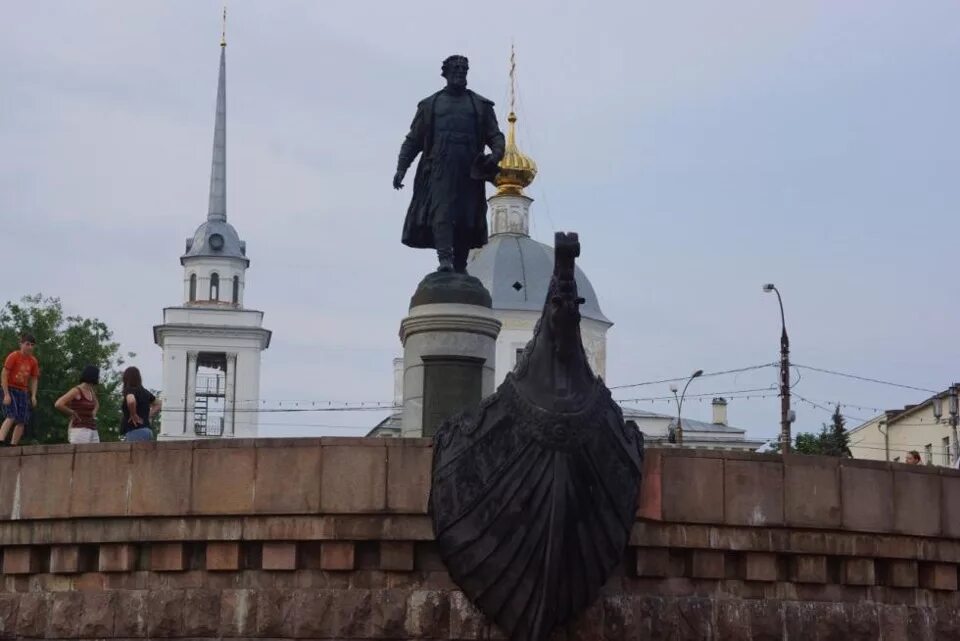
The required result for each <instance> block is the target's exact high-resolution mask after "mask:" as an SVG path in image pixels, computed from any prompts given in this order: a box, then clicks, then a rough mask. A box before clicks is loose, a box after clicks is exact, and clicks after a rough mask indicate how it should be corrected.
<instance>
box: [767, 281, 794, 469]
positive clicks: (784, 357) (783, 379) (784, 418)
mask: <svg viewBox="0 0 960 641" xmlns="http://www.w3.org/2000/svg"><path fill="white" fill-rule="evenodd" d="M763 291H765V292H767V293H769V292H775V293H776V294H777V302H778V303H780V327H781V332H780V451H781V452H782V453H784V454H789V453H790V442H791V438H790V422H791V421H790V419H791V415H790V339H789V338H788V337H787V321H786V318H785V317H784V315H783V299H782V298H781V297H780V290H778V289H777V288H776V287H775V286H774V284H773V283H767V284H766V285H764V286H763Z"/></svg>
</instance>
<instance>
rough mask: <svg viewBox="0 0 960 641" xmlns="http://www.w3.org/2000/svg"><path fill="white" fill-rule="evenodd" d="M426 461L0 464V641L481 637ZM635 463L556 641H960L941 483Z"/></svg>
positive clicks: (918, 477)
mask: <svg viewBox="0 0 960 641" xmlns="http://www.w3.org/2000/svg"><path fill="white" fill-rule="evenodd" d="M431 452H432V450H431V448H430V443H429V441H427V440H422V439H403V440H400V439H398V440H391V439H342V438H331V439H292V440H259V441H230V442H195V443H160V444H147V445H135V446H130V445H113V444H110V445H98V446H89V447H84V446H78V447H73V446H52V447H41V448H25V449H23V450H19V449H8V450H0V508H2V510H3V518H2V519H0V570H2V574H0V638H20V637H34V638H43V637H45V638H64V639H67V638H70V639H93V638H98V639H99V638H181V637H189V638H210V639H213V638H312V639H333V638H337V639H481V638H483V639H497V638H500V635H499V633H498V631H497V630H496V629H495V628H494V627H493V626H491V625H490V624H489V623H487V622H486V621H485V620H484V618H483V617H482V616H480V615H479V614H478V613H477V611H476V610H475V609H474V608H473V607H472V606H470V604H469V603H468V602H467V600H466V599H465V598H464V597H463V595H462V593H460V592H459V590H458V589H457V588H456V586H455V585H454V584H453V583H452V581H451V580H450V577H449V576H448V574H447V572H446V570H445V568H444V565H443V563H442V561H441V560H440V558H439V555H438V553H437V550H436V546H435V544H434V542H433V534H432V527H431V523H430V519H429V516H428V515H427V512H426V508H427V497H428V494H429V480H430V461H431ZM645 466H646V470H645V473H646V476H645V479H644V485H643V488H642V492H641V500H640V505H639V506H638V514H639V515H640V516H638V519H637V521H636V523H635V525H634V527H633V530H632V532H631V536H630V541H629V547H628V549H627V550H626V552H625V556H624V561H623V565H622V567H621V569H620V570H619V571H618V572H617V573H616V574H615V576H614V577H613V578H612V579H611V580H610V581H609V582H608V584H607V585H606V586H605V588H604V590H603V592H602V595H601V598H600V599H599V600H598V602H597V603H596V604H595V605H594V606H593V607H592V608H590V609H589V610H588V611H587V612H586V613H584V615H583V616H581V617H580V618H579V619H578V620H577V621H576V622H573V623H571V624H570V625H569V626H568V627H567V628H565V629H564V630H562V631H560V632H559V633H558V636H557V637H556V638H557V639H561V638H564V639H569V640H570V641H574V640H575V639H576V640H579V639H601V638H603V639H608V640H611V641H614V640H620V639H645V638H650V639H656V638H669V639H703V638H711V639H718V640H722V639H745V638H770V639H776V638H790V639H794V638H798V639H818V640H828V639H845V640H846V639H870V640H874V639H878V638H883V639H897V640H899V639H913V638H918V639H923V638H928V639H951V638H960V616H958V614H957V613H958V612H960V592H958V590H957V584H958V575H957V571H958V567H960V538H958V537H957V534H956V531H957V530H956V527H957V525H958V524H955V523H953V522H952V520H951V519H952V516H951V515H952V512H953V511H956V510H953V511H951V509H950V508H951V506H948V505H947V503H946V499H945V497H949V496H953V495H954V494H955V493H956V492H957V491H960V490H958V486H957V485H956V484H957V483H960V474H958V473H956V472H952V471H949V470H930V469H919V470H918V469H915V468H908V467H906V466H901V465H896V464H894V465H889V464H876V463H869V464H865V463H864V462H859V461H838V460H835V459H824V458H819V457H803V456H788V457H778V456H767V455H749V454H748V455H745V454H739V453H727V452H723V453H719V452H700V451H689V450H679V449H663V450H657V449H651V450H649V451H648V452H647V459H646V462H645ZM37 481H39V482H40V483H39V486H35V485H33V484H34V483H35V482H37ZM881 491H886V492H888V493H889V503H887V498H885V497H879V496H876V493H878V492H881ZM864 505H866V506H868V507H869V509H870V510H872V511H870V512H865V511H862V510H863V509H864V507H863V506H864ZM918 511H924V513H923V514H917V515H916V518H910V515H911V514H913V513H915V512H918ZM881 629H882V630H883V636H880V633H879V630H881Z"/></svg>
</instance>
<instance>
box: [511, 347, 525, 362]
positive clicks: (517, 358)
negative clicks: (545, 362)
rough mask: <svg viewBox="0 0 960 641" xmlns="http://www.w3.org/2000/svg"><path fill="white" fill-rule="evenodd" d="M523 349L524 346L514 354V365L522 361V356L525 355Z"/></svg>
mask: <svg viewBox="0 0 960 641" xmlns="http://www.w3.org/2000/svg"><path fill="white" fill-rule="evenodd" d="M523 349H524V348H523V347H518V348H517V353H516V354H515V355H514V358H513V364H514V365H516V364H517V363H519V362H520V358H521V357H522V356H523Z"/></svg>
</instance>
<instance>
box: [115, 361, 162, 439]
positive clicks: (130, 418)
mask: <svg viewBox="0 0 960 641" xmlns="http://www.w3.org/2000/svg"><path fill="white" fill-rule="evenodd" d="M121 408H122V412H123V418H122V419H121V422H120V433H121V434H123V440H124V441H128V442H129V441H152V440H153V430H151V429H150V419H152V418H153V417H154V416H155V415H156V414H157V412H159V411H160V399H158V398H157V397H155V396H154V395H153V394H151V393H150V391H149V390H147V389H144V387H143V379H142V378H141V377H140V370H138V369H137V368H136V367H128V368H127V369H125V370H123V403H121Z"/></svg>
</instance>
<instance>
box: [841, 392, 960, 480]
mask: <svg viewBox="0 0 960 641" xmlns="http://www.w3.org/2000/svg"><path fill="white" fill-rule="evenodd" d="M958 387H960V386H958V385H954V386H952V387H951V388H950V389H948V390H945V391H944V392H941V393H940V394H937V395H934V396H932V397H930V398H928V399H926V400H924V401H923V402H921V403H918V404H916V405H907V406H906V407H904V408H902V409H899V410H888V411H886V412H884V413H883V414H880V415H878V416H875V417H873V418H871V419H870V420H869V421H866V422H864V423H862V424H861V425H858V426H857V427H854V428H853V429H851V430H850V432H849V434H850V451H851V453H852V454H853V456H854V458H862V459H870V460H875V461H891V462H894V463H897V462H905V461H906V458H907V454H908V453H909V452H912V451H916V452H917V453H918V454H920V459H921V462H922V463H924V464H926V465H938V466H942V467H956V460H957V452H956V446H957V438H956V432H955V430H954V428H953V427H952V426H951V424H950V422H951V415H950V402H949V399H950V397H951V396H953V395H954V394H956V392H957V389H958ZM938 399H939V400H938ZM938 405H939V407H938Z"/></svg>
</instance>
